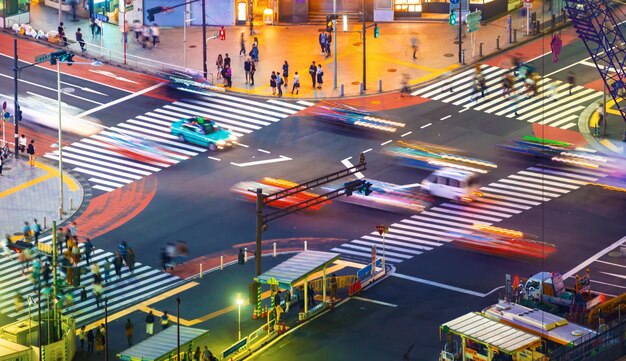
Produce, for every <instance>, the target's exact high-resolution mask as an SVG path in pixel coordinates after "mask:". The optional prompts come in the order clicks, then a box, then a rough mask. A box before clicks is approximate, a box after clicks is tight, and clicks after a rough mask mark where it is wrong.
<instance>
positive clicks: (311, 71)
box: [309, 62, 317, 89]
mask: <svg viewBox="0 0 626 361" xmlns="http://www.w3.org/2000/svg"><path fill="white" fill-rule="evenodd" d="M309 75H310V76H311V82H312V83H313V88H314V89H315V79H316V76H317V66H316V65H315V62H312V63H311V65H310V66H309Z"/></svg>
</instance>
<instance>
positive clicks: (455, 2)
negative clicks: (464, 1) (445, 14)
mask: <svg viewBox="0 0 626 361" xmlns="http://www.w3.org/2000/svg"><path fill="white" fill-rule="evenodd" d="M459 1H460V0H450V4H454V5H456V4H458V3H459Z"/></svg>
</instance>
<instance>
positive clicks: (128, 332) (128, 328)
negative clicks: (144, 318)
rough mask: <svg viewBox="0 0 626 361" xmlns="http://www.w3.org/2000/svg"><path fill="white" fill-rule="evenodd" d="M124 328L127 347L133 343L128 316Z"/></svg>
mask: <svg viewBox="0 0 626 361" xmlns="http://www.w3.org/2000/svg"><path fill="white" fill-rule="evenodd" d="M124 329H125V330H126V341H128V347H130V346H132V345H133V323H132V322H130V318H127V319H126V325H125V326H124Z"/></svg>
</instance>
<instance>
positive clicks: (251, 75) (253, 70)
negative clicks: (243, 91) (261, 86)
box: [250, 62, 256, 86]
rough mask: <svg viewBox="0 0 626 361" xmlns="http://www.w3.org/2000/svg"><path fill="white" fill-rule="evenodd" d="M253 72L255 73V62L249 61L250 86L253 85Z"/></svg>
mask: <svg viewBox="0 0 626 361" xmlns="http://www.w3.org/2000/svg"><path fill="white" fill-rule="evenodd" d="M254 73H256V64H254V62H251V63H250V86H254Z"/></svg>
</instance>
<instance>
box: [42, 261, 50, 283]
mask: <svg viewBox="0 0 626 361" xmlns="http://www.w3.org/2000/svg"><path fill="white" fill-rule="evenodd" d="M51 273H52V269H51V268H50V264H48V263H46V264H44V265H43V270H42V271H41V275H42V276H43V282H44V284H45V285H46V286H47V285H48V283H49V282H50V275H51Z"/></svg>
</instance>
